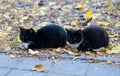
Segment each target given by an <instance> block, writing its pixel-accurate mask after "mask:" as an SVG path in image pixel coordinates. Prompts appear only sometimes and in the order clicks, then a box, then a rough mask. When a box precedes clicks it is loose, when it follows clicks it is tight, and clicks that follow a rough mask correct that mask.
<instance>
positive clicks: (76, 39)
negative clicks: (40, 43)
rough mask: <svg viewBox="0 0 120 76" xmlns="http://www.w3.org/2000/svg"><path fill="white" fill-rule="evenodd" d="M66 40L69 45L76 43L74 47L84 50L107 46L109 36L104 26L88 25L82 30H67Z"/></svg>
mask: <svg viewBox="0 0 120 76" xmlns="http://www.w3.org/2000/svg"><path fill="white" fill-rule="evenodd" d="M67 41H68V43H69V45H70V46H71V44H77V46H76V47H77V49H78V50H79V51H80V50H82V51H85V50H88V49H98V48H100V47H105V46H107V45H108V44H109V37H108V34H107V32H106V30H105V29H104V28H102V27H100V26H96V25H90V26H88V27H86V28H84V29H83V30H67Z"/></svg>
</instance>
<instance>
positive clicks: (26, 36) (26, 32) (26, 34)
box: [20, 27, 35, 42]
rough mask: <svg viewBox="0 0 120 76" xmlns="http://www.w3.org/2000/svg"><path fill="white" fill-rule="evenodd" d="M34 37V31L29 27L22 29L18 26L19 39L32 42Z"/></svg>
mask: <svg viewBox="0 0 120 76" xmlns="http://www.w3.org/2000/svg"><path fill="white" fill-rule="evenodd" d="M34 37H35V31H34V30H33V29H32V28H30V29H23V28H21V27H20V39H21V41H22V42H32V41H33V40H34Z"/></svg>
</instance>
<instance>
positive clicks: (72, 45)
mask: <svg viewBox="0 0 120 76" xmlns="http://www.w3.org/2000/svg"><path fill="white" fill-rule="evenodd" d="M67 45H68V46H69V47H70V48H77V47H78V46H79V45H80V42H79V43H76V44H70V43H69V42H68V41H67Z"/></svg>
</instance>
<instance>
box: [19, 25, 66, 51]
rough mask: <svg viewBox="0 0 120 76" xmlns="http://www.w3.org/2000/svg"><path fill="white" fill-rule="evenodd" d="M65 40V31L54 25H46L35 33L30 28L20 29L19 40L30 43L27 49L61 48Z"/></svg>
mask: <svg viewBox="0 0 120 76" xmlns="http://www.w3.org/2000/svg"><path fill="white" fill-rule="evenodd" d="M66 38H67V35H66V32H65V30H64V29H63V28H62V27H60V26H58V25H56V24H49V25H46V26H45V27H42V28H41V29H39V30H38V31H37V32H35V31H34V30H33V29H32V28H30V29H23V28H20V39H21V41H22V42H27V43H30V44H29V45H28V48H29V49H40V48H58V47H62V46H64V45H65V44H66Z"/></svg>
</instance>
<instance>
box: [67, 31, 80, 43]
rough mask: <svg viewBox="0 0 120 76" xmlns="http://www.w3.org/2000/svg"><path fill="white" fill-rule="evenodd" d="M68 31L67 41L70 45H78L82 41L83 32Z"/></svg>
mask: <svg viewBox="0 0 120 76" xmlns="http://www.w3.org/2000/svg"><path fill="white" fill-rule="evenodd" d="M66 30H67V41H68V42H69V43H70V44H76V43H79V42H80V41H81V30H68V29H66Z"/></svg>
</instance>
